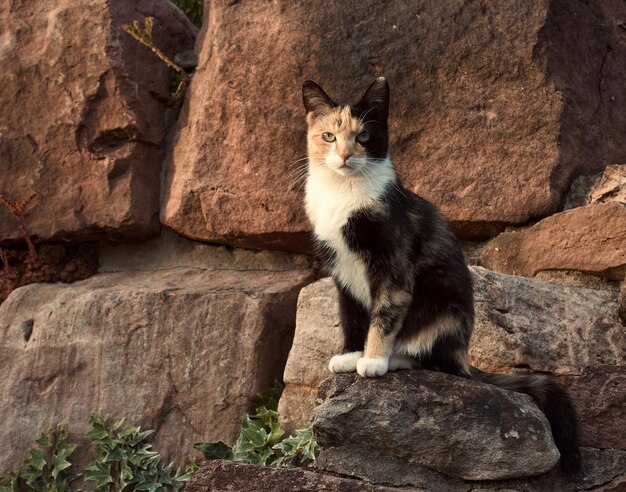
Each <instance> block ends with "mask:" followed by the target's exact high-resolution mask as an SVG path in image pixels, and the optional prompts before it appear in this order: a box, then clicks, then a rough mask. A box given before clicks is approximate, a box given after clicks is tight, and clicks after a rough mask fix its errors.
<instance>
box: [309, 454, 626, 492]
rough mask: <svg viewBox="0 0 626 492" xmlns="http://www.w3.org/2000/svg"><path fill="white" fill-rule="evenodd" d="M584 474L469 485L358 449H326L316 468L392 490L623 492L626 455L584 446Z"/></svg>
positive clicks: (556, 472)
mask: <svg viewBox="0 0 626 492" xmlns="http://www.w3.org/2000/svg"><path fill="white" fill-rule="evenodd" d="M581 455H582V460H583V465H582V470H581V472H580V473H577V474H575V475H567V474H565V473H563V471H562V470H561V469H560V468H559V467H555V468H553V469H552V470H551V471H550V472H548V473H546V474H544V475H540V476H538V477H534V478H526V479H512V480H499V481H495V482H494V481H482V480H481V481H467V480H459V479H455V478H451V477H447V476H445V475H442V474H440V473H437V472H435V471H433V470H429V469H428V468H425V467H421V466H419V465H416V464H414V463H409V462H407V461H406V460H403V459H401V458H396V457H395V456H389V455H385V454H378V453H376V452H374V451H372V450H370V449H363V448H361V447H358V446H349V445H347V446H341V447H337V448H329V449H323V450H322V451H321V453H320V455H319V457H318V459H317V462H316V465H315V466H316V468H317V469H319V470H320V471H323V472H325V473H336V474H339V475H342V476H346V477H352V478H358V479H361V480H365V481H366V482H367V483H371V484H380V485H385V486H391V487H417V488H419V489H424V490H427V491H428V492H483V491H487V490H494V491H495V490H497V491H500V492H556V491H558V492H578V491H581V490H593V491H596V492H600V491H604V492H609V491H611V492H618V491H620V492H621V491H622V490H623V487H624V484H626V451H623V450H619V449H594V448H582V449H581Z"/></svg>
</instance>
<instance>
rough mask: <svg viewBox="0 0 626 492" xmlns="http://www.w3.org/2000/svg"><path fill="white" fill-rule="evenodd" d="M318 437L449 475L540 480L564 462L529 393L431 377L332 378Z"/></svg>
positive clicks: (325, 444) (316, 427)
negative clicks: (523, 393)
mask: <svg viewBox="0 0 626 492" xmlns="http://www.w3.org/2000/svg"><path fill="white" fill-rule="evenodd" d="M320 397H321V399H323V400H324V401H323V403H322V404H321V405H320V406H318V407H317V408H316V410H315V419H314V421H313V433H314V436H315V439H316V440H317V442H318V444H319V445H320V446H321V447H322V448H335V447H341V446H343V445H349V446H358V447H362V448H364V449H368V450H371V451H372V452H373V453H375V454H381V455H385V456H392V457H397V458H401V459H402V460H404V461H407V462H408V463H411V464H417V465H420V466H422V467H426V468H429V469H431V470H434V471H437V472H439V473H442V474H444V475H447V476H450V477H454V478H461V479H467V480H502V479H507V478H524V477H532V476H535V475H541V474H543V473H546V472H547V471H548V470H550V469H551V468H552V467H553V466H554V465H555V464H556V462H557V461H558V459H559V452H558V451H557V449H556V447H555V445H554V442H553V440H552V436H551V433H550V425H549V424H548V422H547V420H546V419H545V416H544V415H543V413H541V411H540V410H539V409H538V408H537V406H536V405H535V403H534V402H533V401H532V399H531V398H530V397H529V396H527V395H522V394H520V393H514V392H510V391H504V390H501V389H499V388H496V387H495V386H491V385H487V384H482V383H477V382H474V381H470V380H467V379H463V378H458V377H454V376H450V375H448V374H442V373H439V372H434V371H426V370H419V371H399V372H397V373H390V374H387V375H385V376H382V377H380V378H371V379H370V378H361V377H359V376H358V375H355V374H343V375H337V376H332V377H331V378H329V379H328V380H326V381H325V382H324V383H323V384H322V387H321V388H320Z"/></svg>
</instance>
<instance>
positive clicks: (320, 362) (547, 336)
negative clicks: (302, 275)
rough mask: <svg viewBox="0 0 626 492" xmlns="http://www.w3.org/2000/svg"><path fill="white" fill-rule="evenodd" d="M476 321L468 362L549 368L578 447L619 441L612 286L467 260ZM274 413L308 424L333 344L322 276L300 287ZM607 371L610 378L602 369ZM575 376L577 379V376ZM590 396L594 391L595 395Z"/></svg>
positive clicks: (622, 346)
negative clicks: (572, 413)
mask: <svg viewBox="0 0 626 492" xmlns="http://www.w3.org/2000/svg"><path fill="white" fill-rule="evenodd" d="M472 272H473V275H474V285H475V292H476V325H475V329H474V334H473V336H472V341H471V344H470V357H471V360H472V364H473V365H475V366H477V367H479V368H480V369H483V370H485V371H489V372H501V373H502V372H503V373H512V372H519V371H528V370H530V371H541V372H550V373H553V374H555V375H557V376H559V377H563V383H564V384H565V385H566V386H568V387H571V388H572V395H573V397H574V400H575V404H576V406H577V407H578V409H579V413H580V417H581V431H582V433H581V439H582V444H583V445H584V446H590V447H595V446H597V447H600V448H610V447H621V446H623V441H624V440H623V439H621V438H620V437H621V435H623V434H622V433H623V429H622V421H623V420H620V418H619V416H620V415H623V412H622V410H621V409H622V408H623V404H624V401H625V398H626V385H620V384H616V382H617V381H621V378H623V376H622V375H623V371H624V369H623V367H624V365H625V364H624V361H625V360H626V354H625V352H626V330H625V329H624V326H623V325H622V324H620V322H619V320H618V317H617V314H616V309H615V306H616V301H617V295H618V293H617V292H616V291H615V290H612V289H607V290H602V289H590V288H584V287H574V286H564V285H558V284H554V283H547V282H540V281H537V280H533V279H527V278H522V277H514V276H509V275H502V274H498V273H494V272H491V271H489V270H485V269H484V268H477V267H472ZM296 324H297V326H296V333H295V336H294V342H293V347H292V349H291V352H290V355H289V359H288V361H287V366H286V369H285V373H284V381H285V383H286V388H285V392H284V393H283V395H284V396H283V398H281V402H280V407H279V413H280V418H281V421H282V422H284V423H285V425H286V426H288V427H289V429H290V430H293V429H294V428H297V427H304V426H306V425H308V424H309V422H310V419H311V418H312V415H313V409H314V407H315V391H316V389H317V386H318V385H319V382H320V381H321V380H322V379H323V378H324V377H325V376H326V375H328V374H329V373H328V369H327V365H328V360H329V359H330V357H331V356H332V355H334V354H335V353H337V352H338V351H339V350H341V344H342V342H341V330H340V328H339V313H338V310H337V300H336V291H335V287H334V285H333V283H332V280H331V279H329V278H327V279H322V280H320V281H318V282H315V283H313V284H311V285H308V286H307V287H306V288H304V289H302V291H301V293H300V297H299V299H298V314H297V323H296ZM609 374H610V377H608V376H607V375H609ZM579 378H580V381H579V380H578V379H579ZM598 395H601V396H600V397H599V396H598Z"/></svg>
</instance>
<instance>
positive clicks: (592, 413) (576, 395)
mask: <svg viewBox="0 0 626 492" xmlns="http://www.w3.org/2000/svg"><path fill="white" fill-rule="evenodd" d="M566 379H569V381H567V386H568V390H569V392H570V395H572V398H573V399H574V401H575V402H577V410H578V414H579V416H580V423H581V425H580V427H581V429H580V433H581V435H582V437H583V441H584V444H585V446H589V447H594V448H616V449H619V448H621V449H626V440H625V439H624V437H626V365H620V366H598V367H589V368H586V369H585V370H584V371H583V373H582V374H581V376H580V377H573V378H566Z"/></svg>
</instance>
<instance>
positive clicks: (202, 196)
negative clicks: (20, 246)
mask: <svg viewBox="0 0 626 492" xmlns="http://www.w3.org/2000/svg"><path fill="white" fill-rule="evenodd" d="M558 3H562V2H558V1H556V0H555V1H552V2H527V1H524V0H516V1H513V2H504V3H502V2H501V3H498V2H495V3H493V2H492V3H487V4H481V3H472V2H469V3H468V2H465V1H462V0H445V1H440V2H429V1H426V0H421V1H417V2H404V1H402V0H393V1H390V2H385V3H381V2H376V1H374V0H365V1H362V2H358V3H357V4H355V3H354V2H351V1H347V0H342V1H337V2H331V3H329V4H327V5H325V6H324V8H318V7H317V6H316V5H314V4H312V3H311V2H307V1H304V0H298V1H293V2H289V6H288V8H287V6H286V5H285V4H281V3H280V2H279V3H272V2H269V3H268V2H230V3H228V2H224V1H221V0H215V1H212V2H209V3H208V4H207V7H208V8H207V9H206V11H207V17H206V19H205V28H204V31H203V35H202V40H201V42H200V43H199V47H200V65H199V67H198V70H197V72H196V75H195V77H194V80H193V82H192V84H191V87H190V90H189V93H188V97H187V101H186V104H185V106H184V108H183V113H182V115H181V118H180V120H179V124H178V130H177V136H176V139H175V142H174V145H173V147H172V150H171V152H170V154H169V157H168V159H167V185H166V186H167V189H166V195H165V203H164V206H163V210H162V213H161V219H162V221H163V222H164V223H166V224H168V225H170V226H171V227H173V228H174V229H176V230H177V231H179V232H180V233H182V234H184V235H186V236H189V237H192V238H197V239H204V240H209V241H217V242H224V243H229V244H234V245H240V246H244V247H253V248H272V249H290V250H294V251H301V250H303V249H306V248H307V247H308V242H307V241H306V240H305V239H304V237H305V236H304V233H305V231H306V230H307V229H308V226H307V224H306V221H305V218H304V213H303V210H302V205H301V200H302V196H301V193H299V192H298V189H299V188H300V184H301V180H300V179H299V178H301V177H302V174H300V172H299V171H301V170H302V169H301V168H300V167H299V166H301V165H302V164H303V161H298V159H300V158H302V157H303V156H304V154H305V152H306V150H305V149H306V145H305V124H304V114H303V111H304V110H303V107H302V103H301V94H300V87H301V83H302V82H303V81H304V80H305V79H307V78H310V79H314V80H317V81H318V82H319V83H321V84H322V86H323V87H324V88H325V89H327V90H328V92H329V94H331V95H332V96H333V97H335V98H336V99H337V100H339V101H343V100H355V99H356V98H358V97H360V95H361V91H363V90H364V89H365V87H366V86H367V85H368V84H369V83H370V82H371V80H372V79H373V78H374V77H375V76H378V75H385V76H386V77H387V78H388V79H389V81H390V84H391V90H392V110H391V119H390V124H391V137H392V141H391V153H392V155H393V156H394V158H395V161H396V164H397V167H398V169H399V171H400V174H401V176H402V177H403V179H404V181H405V184H406V185H407V186H408V187H409V188H411V189H413V190H415V191H417V192H418V193H420V194H422V195H424V196H425V197H427V198H429V199H431V200H433V201H434V202H435V203H436V204H437V205H439V206H440V207H441V208H442V210H443V211H444V213H446V214H447V215H448V216H449V217H450V219H451V220H452V222H453V224H454V226H455V227H456V229H457V231H458V232H459V233H461V234H462V235H464V236H466V237H483V236H486V235H490V234H494V233H495V232H497V231H499V230H502V228H503V225H504V224H522V223H525V222H527V221H528V220H529V219H530V218H533V217H538V216H543V215H547V214H550V213H552V212H554V211H556V210H557V208H558V207H559V205H560V203H561V202H562V199H563V198H564V193H565V192H566V191H567V189H568V187H569V184H570V181H571V178H572V177H574V176H575V174H576V173H580V172H591V171H593V172H597V171H599V170H600V169H601V168H602V166H603V165H604V163H605V162H606V161H607V160H609V161H610V162H613V161H614V160H615V159H618V158H619V157H620V152H621V155H623V149H624V145H626V144H623V140H624V139H622V138H621V137H620V138H619V139H616V140H615V142H614V147H615V148H613V147H611V148H610V149H609V148H604V147H601V146H600V147H598V146H596V147H597V148H596V147H594V149H595V151H594V153H593V155H591V156H590V155H588V153H587V154H585V155H586V156H587V157H588V158H587V159H586V160H585V162H586V163H587V164H583V163H582V161H580V160H579V159H573V158H571V155H570V154H573V155H576V154H575V152H570V150H569V149H570V147H571V146H572V145H574V144H576V145H577V144H578V143H579V141H578V140H577V139H579V136H580V135H581V134H584V135H586V136H587V137H586V140H593V142H596V141H599V140H601V136H600V134H601V133H602V132H601V131H599V132H598V133H590V132H588V131H587V130H588V127H587V125H586V121H585V118H577V116H578V113H576V107H577V105H578V104H584V105H587V104H588V105H589V106H592V105H595V106H594V107H598V108H599V110H598V111H599V113H600V115H599V116H598V115H595V116H594V117H596V119H597V120H598V122H597V127H598V129H599V130H600V129H601V130H602V131H603V130H604V128H605V127H607V126H611V132H613V133H616V134H617V133H619V132H622V133H623V132H624V131H625V130H626V122H624V117H623V116H622V114H623V113H626V111H624V108H625V107H626V102H625V101H624V96H623V94H622V93H621V92H619V90H621V91H622V92H626V91H623V87H624V85H623V80H624V79H621V80H620V79H619V78H618V77H613V76H612V75H611V74H604V72H603V71H602V70H599V69H601V68H602V67H603V65H602V63H603V59H604V57H605V55H606V42H607V40H610V41H611V43H612V46H615V47H616V49H617V47H618V46H620V47H621V46H622V44H624V43H623V42H622V41H621V38H620V36H621V34H620V33H621V31H620V28H619V25H618V20H615V22H614V18H613V17H610V15H613V14H612V13H611V14H610V15H609V13H606V12H604V11H599V7H596V5H595V3H593V5H587V4H584V3H583V2H574V3H576V8H573V9H570V8H568V9H566V11H565V13H561V10H559V8H558V6H556V4H558ZM553 4H555V5H553ZM587 11H593V13H594V15H588V12H587ZM596 11H598V12H596ZM596 14H597V15H596ZM615 15H617V14H615ZM559 22H568V23H569V24H570V25H572V26H573V28H572V33H576V36H577V37H578V36H579V35H580V36H582V38H580V39H577V42H576V43H569V44H567V45H566V43H565V42H562V40H561V38H560V37H558V36H560V34H559V32H558V29H557V28H558V23H559ZM577 23H581V24H584V25H585V27H586V29H584V30H582V29H578V28H577V27H576V26H577ZM555 24H557V25H556V27H555ZM268 26H270V27H268ZM596 31H598V32H602V33H603V34H602V36H601V39H600V40H598V39H596V36H595V34H596ZM579 33H582V34H579ZM553 37H558V41H559V42H558V43H553V42H552V38H553ZM311 40H315V41H314V42H312V41H311ZM442 40H445V42H443V41H442ZM620 43H621V44H620ZM582 46H585V47H587V46H590V47H591V48H590V51H589V52H588V53H587V52H586V51H585V52H584V53H582V52H583V51H584V50H583V49H582ZM579 51H580V52H581V53H582V54H581V53H579ZM613 55H614V53H613V52H612V53H611V56H610V57H611V60H613ZM571 60H575V63H574V64H573V65H572V64H571V63H570V61H571ZM616 60H617V59H616ZM611 63H613V62H611ZM615 63H617V61H615ZM570 66H571V69H572V71H573V74H576V75H580V74H584V75H585V76H584V77H580V79H577V78H575V77H568V76H564V77H561V73H560V71H559V70H560V67H567V71H568V73H567V74H566V75H569V74H570V72H569V71H570ZM339 67H340V69H339ZM616 69H617V70H619V71H621V70H622V68H620V66H619V64H617V65H616ZM563 70H566V68H563ZM268 74H271V76H268ZM603 75H605V78H604V79H603V80H605V81H606V80H608V79H609V78H610V79H611V80H612V82H611V84H610V85H609V86H607V87H603V88H602V94H601V95H599V94H598V90H597V81H598V79H599V78H601V77H603ZM609 75H610V77H609ZM590 81H593V82H594V84H595V85H593V87H591V86H590ZM560 88H562V89H563V91H564V93H565V94H566V95H567V97H566V100H565V101H564V98H563V96H562V94H560V93H559V91H558V90H557V89H560ZM618 92H619V93H618ZM611 97H613V100H611V99H610V98H611ZM609 101H610V102H609ZM596 103H597V104H596ZM585 107H587V106H585ZM570 108H574V109H573V110H571V111H570ZM620 108H621V109H620ZM608 113H610V114H611V115H613V116H615V119H613V120H610V121H609V119H607V118H604V116H605V115H606V114H608ZM590 117H591V116H590ZM598 118H600V119H598ZM259 121H262V124H261V127H260V126H259ZM594 121H595V120H594ZM613 126H615V129H613ZM613 133H611V134H613ZM569 135H574V136H575V138H574V140H575V141H574V142H571V140H572V139H571V138H569ZM562 141H566V142H567V143H568V145H569V144H571V145H570V146H569V147H568V148H567V149H568V152H569V153H568V154H567V158H565V157H564V155H565V154H564V153H563V152H562V147H561V142H562ZM520 183H523V186H520ZM294 188H295V189H294Z"/></svg>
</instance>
